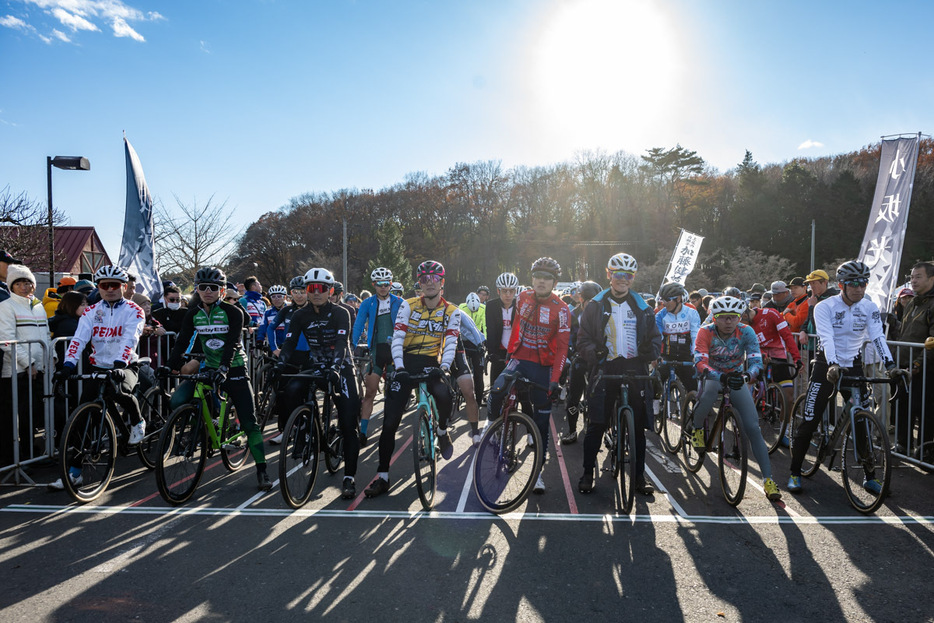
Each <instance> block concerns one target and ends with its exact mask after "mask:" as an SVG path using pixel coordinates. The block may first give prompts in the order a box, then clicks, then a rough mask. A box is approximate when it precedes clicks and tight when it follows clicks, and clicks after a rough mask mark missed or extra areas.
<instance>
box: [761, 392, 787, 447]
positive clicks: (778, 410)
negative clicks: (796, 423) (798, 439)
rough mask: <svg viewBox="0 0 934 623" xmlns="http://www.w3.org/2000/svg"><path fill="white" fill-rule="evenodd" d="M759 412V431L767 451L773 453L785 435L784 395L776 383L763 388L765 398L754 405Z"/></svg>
mask: <svg viewBox="0 0 934 623" xmlns="http://www.w3.org/2000/svg"><path fill="white" fill-rule="evenodd" d="M756 410H757V411H758V412H759V430H760V431H761V432H762V439H763V441H765V445H766V446H767V447H768V449H769V454H772V453H773V452H775V450H776V449H777V448H778V446H780V445H781V443H782V435H783V434H784V433H785V393H784V392H783V391H782V388H781V386H780V385H779V384H778V383H769V384H768V385H767V386H766V388H765V398H764V399H763V401H762V402H761V403H759V404H757V405H756Z"/></svg>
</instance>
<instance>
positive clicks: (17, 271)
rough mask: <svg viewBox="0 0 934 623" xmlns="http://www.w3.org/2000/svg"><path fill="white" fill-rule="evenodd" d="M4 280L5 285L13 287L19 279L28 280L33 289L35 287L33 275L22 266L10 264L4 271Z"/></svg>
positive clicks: (27, 268)
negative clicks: (5, 281)
mask: <svg viewBox="0 0 934 623" xmlns="http://www.w3.org/2000/svg"><path fill="white" fill-rule="evenodd" d="M6 279H7V283H9V284H10V285H13V284H14V283H15V282H16V281H18V280H20V279H28V280H29V281H31V282H32V285H33V287H35V285H36V277H35V275H33V274H32V271H31V270H29V267H27V266H25V265H24V264H10V267H9V268H7V269H6Z"/></svg>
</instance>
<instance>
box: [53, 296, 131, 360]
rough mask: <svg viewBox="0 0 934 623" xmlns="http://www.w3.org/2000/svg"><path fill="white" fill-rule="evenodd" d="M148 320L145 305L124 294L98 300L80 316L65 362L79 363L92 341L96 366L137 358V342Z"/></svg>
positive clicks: (92, 352) (92, 357)
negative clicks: (128, 298)
mask: <svg viewBox="0 0 934 623" xmlns="http://www.w3.org/2000/svg"><path fill="white" fill-rule="evenodd" d="M145 321H146V315H145V314H144V313H143V310H142V308H141V307H140V306H139V305H137V304H136V303H134V302H133V301H128V300H126V299H124V298H121V299H120V300H119V301H116V302H115V303H113V304H111V303H108V302H107V301H98V302H97V303H95V304H94V305H91V306H90V307H88V308H87V309H86V310H84V314H83V315H82V316H81V318H79V319H78V328H77V330H76V331H75V335H74V337H72V338H71V342H70V343H69V344H68V350H67V352H66V353H65V363H70V364H72V365H75V366H76V365H78V358H79V357H80V356H81V353H82V352H83V351H84V349H85V347H86V346H87V345H88V344H90V345H91V358H90V362H91V365H92V366H95V367H98V368H112V367H113V364H114V362H115V361H122V362H124V363H126V364H130V363H133V362H135V361H136V360H137V359H139V356H138V355H137V354H136V345H137V344H138V343H139V338H140V336H141V335H142V334H143V325H144V324H145Z"/></svg>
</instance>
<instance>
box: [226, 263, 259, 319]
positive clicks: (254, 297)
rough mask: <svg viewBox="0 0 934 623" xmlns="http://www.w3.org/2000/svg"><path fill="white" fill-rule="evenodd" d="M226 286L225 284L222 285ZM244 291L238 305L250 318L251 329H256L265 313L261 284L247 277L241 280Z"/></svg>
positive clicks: (251, 277)
mask: <svg viewBox="0 0 934 623" xmlns="http://www.w3.org/2000/svg"><path fill="white" fill-rule="evenodd" d="M222 285H224V286H226V283H224V284H222ZM243 287H244V288H245V291H244V293H243V296H241V297H240V305H241V306H242V307H243V309H245V310H246V313H247V314H248V315H249V317H250V324H249V326H251V327H258V326H259V324H260V323H261V322H262V321H263V315H264V314H265V313H266V307H267V305H266V301H265V300H264V299H263V284H261V283H260V282H259V279H257V278H256V277H254V276H252V275H251V276H249V277H247V278H246V279H244V280H243Z"/></svg>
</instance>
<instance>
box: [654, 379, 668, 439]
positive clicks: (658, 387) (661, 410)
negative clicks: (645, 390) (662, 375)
mask: <svg viewBox="0 0 934 623" xmlns="http://www.w3.org/2000/svg"><path fill="white" fill-rule="evenodd" d="M652 391H653V392H654V395H655V396H661V397H662V400H660V401H659V405H658V412H657V413H656V412H655V406H654V405H655V400H653V401H652V405H653V406H652V415H653V416H654V417H652V430H653V431H655V434H656V435H662V434H663V433H662V429H664V428H665V405H664V404H662V403H664V398H665V396H664V393H665V386H664V384H663V383H662V382H661V381H659V380H658V379H652Z"/></svg>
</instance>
